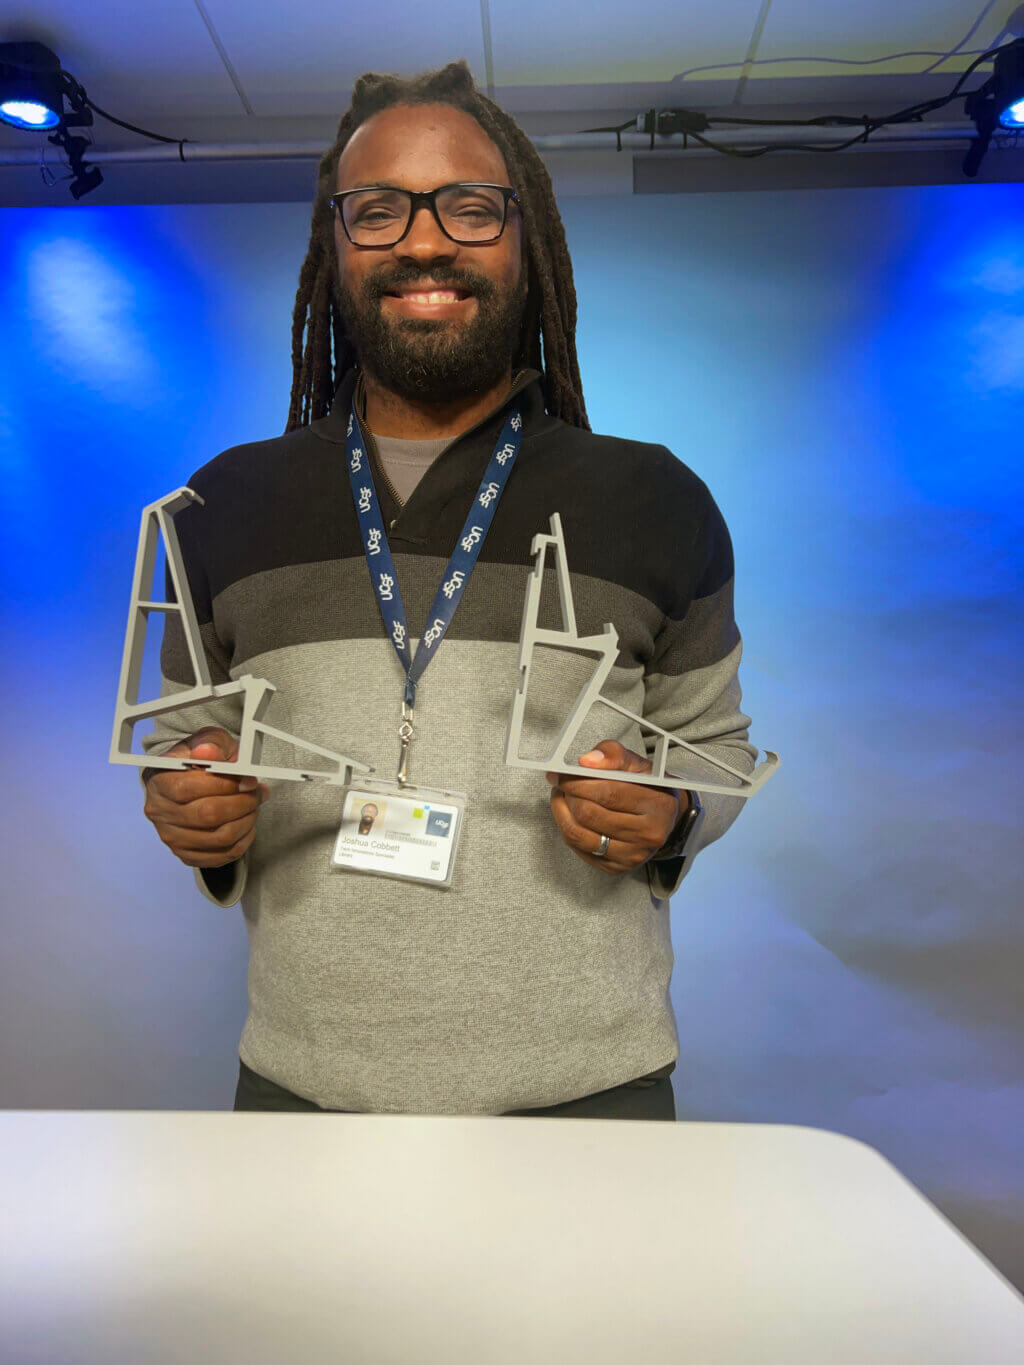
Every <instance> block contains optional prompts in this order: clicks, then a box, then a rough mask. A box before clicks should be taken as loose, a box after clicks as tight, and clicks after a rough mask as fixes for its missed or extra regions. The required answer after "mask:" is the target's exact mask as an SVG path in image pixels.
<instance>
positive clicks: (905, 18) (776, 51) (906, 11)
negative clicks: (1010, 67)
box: [750, 0, 1016, 82]
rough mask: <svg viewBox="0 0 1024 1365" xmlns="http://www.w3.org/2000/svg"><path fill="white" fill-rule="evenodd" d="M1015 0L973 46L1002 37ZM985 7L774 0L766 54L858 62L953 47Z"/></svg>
mask: <svg viewBox="0 0 1024 1365" xmlns="http://www.w3.org/2000/svg"><path fill="white" fill-rule="evenodd" d="M1015 3H1016V0H998V3H996V4H995V5H993V7H992V10H991V12H990V13H989V14H988V15H987V16H986V18H985V20H984V21H983V23H982V24H981V25H980V27H979V29H978V32H977V33H976V34H975V35H974V38H973V39H972V40H971V41H970V42H969V43H967V44H966V46H967V48H969V49H973V48H981V49H984V48H985V47H986V46H990V45H991V43H992V42H993V41H995V40H997V39H998V38H999V35H1000V33H1001V32H1002V30H1003V25H1004V23H1005V21H1006V19H1007V18H1008V16H1009V15H1010V13H1011V12H1012V11H1013V9H1014V6H1015ZM983 8H984V6H983V4H982V0H925V3H917V4H910V5H908V4H902V5H900V4H893V2H892V0H857V3H856V4H855V5H833V6H822V5H819V6H816V7H815V8H813V9H810V8H809V7H808V5H807V0H773V3H772V7H771V9H770V10H769V12H768V21H767V23H766V24H765V29H764V33H763V35H762V38H761V43H760V45H759V47H758V51H757V56H758V57H759V58H778V57H790V56H794V55H795V56H800V55H807V56H815V57H842V58H853V59H858V60H868V59H871V58H877V57H884V56H887V55H888V54H890V53H897V52H907V51H925V52H949V51H950V50H951V49H952V48H953V47H955V46H956V45H957V43H959V42H960V40H961V38H963V37H964V35H965V34H966V33H968V32H969V31H970V28H971V26H972V24H973V23H974V21H975V19H977V17H978V15H979V14H980V13H981V11H982V9H983ZM933 61H934V59H930V58H927V57H912V58H906V59H903V60H901V61H897V62H893V63H891V64H888V63H887V64H884V65H883V64H881V63H879V64H878V65H876V66H868V67H857V66H846V65H843V66H837V65H834V64H832V63H820V64H815V63H811V62H794V63H792V64H789V63H786V64H785V65H784V66H783V65H772V66H761V67H756V66H755V67H754V68H753V70H752V72H751V74H750V80H751V81H752V82H753V81H757V80H763V79H771V78H773V77H779V76H780V75H785V76H787V77H788V76H792V77H797V76H811V75H827V76H839V75H846V76H852V75H855V74H856V73H858V72H863V73H864V74H869V73H876V74H877V73H882V72H908V73H909V72H917V71H923V70H924V69H925V68H926V67H928V66H930V65H931V64H932V62H933ZM967 61H968V59H967V58H960V59H958V60H956V61H953V60H951V61H950V62H949V63H948V64H947V65H946V66H945V67H944V68H943V69H944V70H946V71H947V72H950V73H955V72H956V71H958V70H963V68H964V66H966V64H967Z"/></svg>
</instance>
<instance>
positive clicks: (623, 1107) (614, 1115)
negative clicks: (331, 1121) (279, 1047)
mask: <svg viewBox="0 0 1024 1365" xmlns="http://www.w3.org/2000/svg"><path fill="white" fill-rule="evenodd" d="M253 1110H272V1111H275V1112H279V1113H292V1114H336V1113H344V1112H346V1111H345V1110H338V1109H321V1108H320V1106H319V1105H318V1104H314V1103H313V1101H312V1100H304V1099H302V1097H301V1096H299V1095H293V1094H292V1092H291V1091H290V1090H285V1088H284V1086H281V1085H276V1084H275V1083H274V1082H273V1081H268V1080H267V1078H266V1077H265V1076H260V1075H258V1074H257V1072H255V1071H252V1070H250V1068H249V1067H247V1066H246V1064H245V1063H244V1062H243V1061H242V1060H241V1058H239V1062H238V1087H237V1089H236V1090H235V1111H236V1112H240V1111H253ZM521 1116H522V1117H537V1118H564V1119H665V1120H667V1121H668V1122H669V1123H674V1122H675V1117H676V1104H675V1096H674V1095H673V1093H672V1082H671V1080H670V1079H669V1077H668V1076H659V1077H657V1078H656V1079H649V1078H646V1077H645V1078H644V1079H642V1080H636V1081H627V1082H626V1084H625V1085H616V1086H614V1087H613V1088H612V1089H611V1090H600V1091H598V1093H597V1094H596V1095H584V1096H583V1097H582V1099H578V1100H569V1101H567V1103H565V1104H552V1105H549V1106H548V1107H547V1108H545V1109H516V1110H513V1111H511V1113H510V1115H509V1117H512V1118H519V1117H521Z"/></svg>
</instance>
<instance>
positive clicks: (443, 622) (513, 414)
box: [345, 405, 523, 787]
mask: <svg viewBox="0 0 1024 1365" xmlns="http://www.w3.org/2000/svg"><path fill="white" fill-rule="evenodd" d="M522 433H523V421H522V417H521V416H520V413H519V409H518V408H513V409H512V410H511V411H510V413H509V416H508V419H507V420H506V422H505V425H504V427H503V428H502V431H501V435H500V436H499V437H498V443H497V445H496V446H495V447H494V451H493V453H492V455H491V458H490V462H489V464H488V466H487V469H486V471H485V473H484V477H483V479H482V480H481V483H480V487H479V489H478V490H477V495H476V497H475V498H474V499H473V505H472V507H471V508H470V510H469V516H468V517H467V518H466V524H465V525H464V526H463V528H462V532H461V534H460V536H459V539H458V542H457V544H456V546H455V550H454V552H453V553H452V557H451V559H450V560H449V561H448V567H447V568H446V569H445V571H444V575H443V577H442V579H441V585H440V587H439V588H438V590H437V595H436V596H435V598H434V605H433V606H432V607H431V608H430V612H429V613H428V615H427V623H426V625H425V626H424V628H423V635H422V638H421V639H420V641H419V644H418V645H417V646H416V654H415V657H414V656H413V653H412V651H411V649H410V648H409V629H408V624H407V622H406V619H405V607H404V606H403V605H402V594H401V592H400V591H399V589H398V576H397V574H396V573H395V564H394V560H393V559H392V558H391V547H390V546H389V544H388V537H387V532H386V531H385V530H384V518H383V517H382V515H381V510H380V502H379V500H378V498H377V489H376V486H375V485H374V482H373V474H372V472H371V470H370V460H369V457H368V455H367V453H366V442H365V440H364V439H363V435H362V430H361V428H360V425H359V419H358V417H357V416H356V411H355V406H354V405H353V408H352V412H351V414H350V416H349V420H348V431H347V433H346V442H345V451H346V455H347V458H348V476H349V482H350V484H351V487H352V499H353V502H354V503H355V508H356V517H357V518H358V521H359V530H360V532H361V534H362V537H363V551H364V553H365V555H366V564H367V567H368V568H369V570H370V581H371V582H372V584H373V590H374V592H375V593H376V595H377V603H378V605H379V607H380V614H381V616H382V617H383V619H384V627H385V629H386V630H387V632H388V636H389V638H390V640H391V643H392V644H393V645H394V647H395V653H396V654H397V655H398V659H399V662H400V663H401V665H402V668H403V670H404V672H405V693H404V696H403V699H402V723H401V725H400V726H399V730H398V737H399V741H400V745H401V747H400V752H399V760H398V774H397V781H398V785H399V787H403V786H405V784H406V782H407V781H408V777H407V771H406V770H407V763H408V755H409V743H410V741H411V739H412V737H413V728H412V721H413V708H414V706H415V704H416V684H417V683H418V682H419V680H420V678H421V677H422V676H423V673H424V671H425V670H426V667H427V664H429V663H430V660H431V659H432V658H433V657H434V655H435V654H436V653H437V651H438V648H439V647H440V644H441V641H442V640H443V639H444V637H445V633H446V632H447V630H448V627H449V626H450V625H451V622H452V617H453V616H454V615H455V609H456V607H458V605H459V602H460V601H461V599H462V594H463V593H464V592H465V590H466V584H467V582H468V581H469V576H470V574H471V573H472V572H473V569H474V567H475V565H476V562H477V560H478V559H479V557H480V550H481V548H482V547H483V543H484V541H485V539H486V538H487V532H488V531H489V530H490V526H491V522H492V521H493V520H494V513H495V509H496V508H497V505H498V501H499V499H500V498H501V495H502V493H503V492H504V491H505V485H506V484H507V483H508V476H509V475H510V474H511V472H512V466H513V465H514V464H515V462H516V456H517V455H518V454H519V446H520V442H521V441H522Z"/></svg>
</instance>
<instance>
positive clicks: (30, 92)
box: [0, 43, 64, 130]
mask: <svg viewBox="0 0 1024 1365" xmlns="http://www.w3.org/2000/svg"><path fill="white" fill-rule="evenodd" d="M63 113H64V89H63V79H62V73H61V69H60V60H59V58H58V57H57V55H56V54H55V53H53V52H51V51H50V49H49V48H48V47H44V46H43V44H42V43H0V118H2V119H3V121H4V122H5V123H9V124H11V125H12V126H13V127H15V128H27V129H30V130H36V129H40V128H56V127H57V125H58V123H60V121H61V117H62V115H63Z"/></svg>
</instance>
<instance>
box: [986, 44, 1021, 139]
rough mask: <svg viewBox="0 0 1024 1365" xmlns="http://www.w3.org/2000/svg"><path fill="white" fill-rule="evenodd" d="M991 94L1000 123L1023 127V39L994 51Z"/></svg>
mask: <svg viewBox="0 0 1024 1365" xmlns="http://www.w3.org/2000/svg"><path fill="white" fill-rule="evenodd" d="M992 95H993V99H994V101H995V107H996V111H997V114H998V117H999V122H1000V124H1001V125H1002V126H1003V127H1004V128H1011V129H1018V128H1024V40H1021V39H1018V40H1017V42H1015V43H1010V44H1008V45H1007V46H1006V47H1005V48H1004V49H1003V50H1002V52H997V53H996V59H995V63H994V65H993V72H992Z"/></svg>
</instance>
